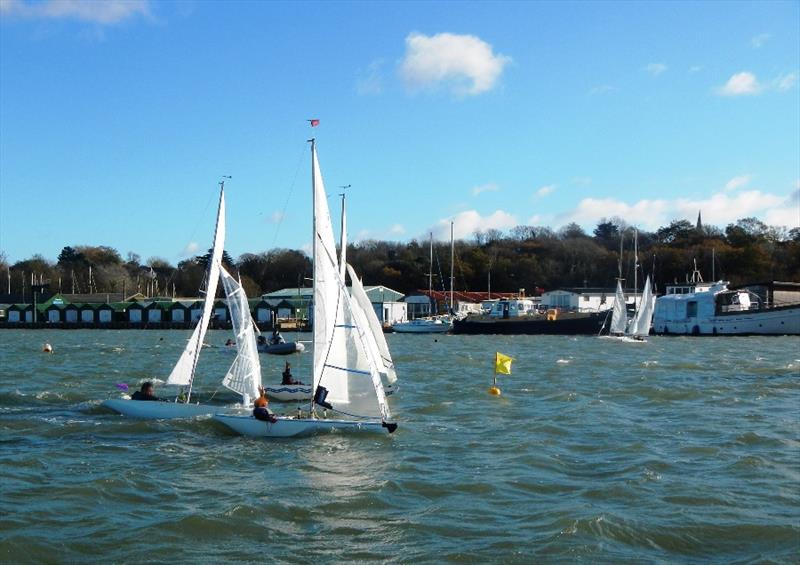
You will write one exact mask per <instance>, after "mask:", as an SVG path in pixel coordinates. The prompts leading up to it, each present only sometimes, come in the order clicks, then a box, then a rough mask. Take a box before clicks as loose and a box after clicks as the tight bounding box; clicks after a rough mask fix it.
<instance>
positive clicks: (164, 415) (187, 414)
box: [103, 398, 221, 420]
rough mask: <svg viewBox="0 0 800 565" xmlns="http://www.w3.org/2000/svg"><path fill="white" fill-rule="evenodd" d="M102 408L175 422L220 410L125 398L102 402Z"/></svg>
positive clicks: (150, 418) (179, 403)
mask: <svg viewBox="0 0 800 565" xmlns="http://www.w3.org/2000/svg"><path fill="white" fill-rule="evenodd" d="M103 406H105V407H106V408H110V409H111V410H113V411H114V412H118V413H120V414H122V415H123V416H127V417H129V418H141V419H145V420H175V419H186V418H198V417H201V416H213V415H214V414H216V413H218V412H219V411H220V408H221V407H220V406H212V405H208V404H183V403H181V402H158V401H153V400H128V399H125V398H113V399H110V400H104V401H103Z"/></svg>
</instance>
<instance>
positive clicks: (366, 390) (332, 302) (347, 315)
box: [214, 139, 397, 437]
mask: <svg viewBox="0 0 800 565" xmlns="http://www.w3.org/2000/svg"><path fill="white" fill-rule="evenodd" d="M310 143H311V185H312V194H313V210H314V214H313V264H314V277H313V282H314V306H313V313H314V326H313V335H314V337H313V341H314V354H313V361H312V362H313V368H312V375H313V382H312V393H313V395H312V398H313V399H312V400H311V403H310V406H309V410H308V414H307V415H306V416H305V417H300V416H299V417H295V418H292V417H285V416H283V417H282V416H279V417H277V418H275V421H274V422H264V421H262V420H257V419H255V418H254V417H253V416H236V415H228V414H217V415H215V416H214V418H215V419H216V420H218V421H219V422H221V423H223V424H225V425H226V426H228V427H229V428H231V429H232V430H234V431H235V432H237V433H240V434H243V435H248V436H258V437H292V436H299V435H308V434H313V433H320V432H326V431H333V430H363V431H382V430H383V429H386V430H388V431H389V433H392V432H393V431H394V430H395V429H397V424H396V423H394V422H392V416H391V412H390V410H389V406H388V404H387V402H386V395H385V393H384V389H383V383H382V382H381V375H380V372H379V360H378V359H377V358H376V357H375V353H374V351H373V350H372V349H371V348H370V346H369V342H368V337H367V334H368V332H369V329H368V328H367V327H365V326H364V321H363V316H360V315H359V311H360V310H359V307H358V306H356V301H355V300H354V299H353V298H351V297H350V295H349V294H348V292H347V288H346V286H345V283H344V280H343V279H342V276H341V269H340V265H339V264H338V261H337V256H336V245H335V242H334V238H333V226H332V223H331V216H330V212H329V210H328V203H327V200H326V195H325V185H324V183H323V180H322V174H321V172H320V168H319V161H318V158H317V151H316V143H315V141H314V140H313V139H311V140H310ZM340 305H341V307H340ZM362 314H363V312H362ZM318 407H319V408H318ZM320 411H321V412H322V414H319V412H320ZM329 413H330V415H332V416H334V417H330V418H329V417H328V415H329Z"/></svg>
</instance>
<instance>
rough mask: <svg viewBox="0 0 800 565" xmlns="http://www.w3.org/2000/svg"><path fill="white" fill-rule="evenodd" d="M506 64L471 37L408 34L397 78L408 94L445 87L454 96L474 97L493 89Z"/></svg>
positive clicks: (475, 38)
mask: <svg viewBox="0 0 800 565" xmlns="http://www.w3.org/2000/svg"><path fill="white" fill-rule="evenodd" d="M510 61H511V58H510V57H507V56H505V55H500V54H495V53H494V52H493V51H492V46H491V45H489V44H488V43H486V42H485V41H483V40H482V39H480V38H479V37H476V36H474V35H457V34H453V33H437V34H435V35H430V36H429V35H424V34H421V33H410V34H408V36H407V37H406V53H405V57H404V58H403V61H402V63H401V65H400V76H401V77H402V78H403V80H404V81H405V83H406V85H407V86H408V87H409V88H410V89H412V90H420V89H434V88H436V87H438V86H440V85H445V86H446V87H447V88H449V89H451V90H452V91H453V92H455V93H456V94H459V95H468V94H469V95H475V94H481V93H482V92H486V91H488V90H491V89H492V88H494V86H495V85H496V84H497V81H498V80H499V78H500V75H501V74H502V73H503V68H504V67H505V66H506V65H507V64H508V63H509V62H510Z"/></svg>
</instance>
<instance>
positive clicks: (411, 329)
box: [392, 320, 453, 334]
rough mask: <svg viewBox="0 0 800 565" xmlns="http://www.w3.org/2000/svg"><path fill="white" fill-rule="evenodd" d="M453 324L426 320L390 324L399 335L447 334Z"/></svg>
mask: <svg viewBox="0 0 800 565" xmlns="http://www.w3.org/2000/svg"><path fill="white" fill-rule="evenodd" d="M452 327H453V324H451V323H447V322H431V321H428V320H412V321H410V322H401V323H399V324H392V329H393V330H394V331H396V332H397V333H401V334H441V333H447V332H449V331H450V330H451V329H452Z"/></svg>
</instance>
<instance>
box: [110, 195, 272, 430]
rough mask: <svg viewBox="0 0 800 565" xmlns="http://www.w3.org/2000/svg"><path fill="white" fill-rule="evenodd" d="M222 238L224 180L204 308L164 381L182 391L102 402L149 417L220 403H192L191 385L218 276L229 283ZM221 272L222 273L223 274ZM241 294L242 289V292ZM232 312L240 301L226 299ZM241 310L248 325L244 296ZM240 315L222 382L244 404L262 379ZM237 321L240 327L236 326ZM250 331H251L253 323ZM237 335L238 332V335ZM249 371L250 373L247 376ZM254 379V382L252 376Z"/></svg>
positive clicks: (191, 413)
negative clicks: (168, 397)
mask: <svg viewBox="0 0 800 565" xmlns="http://www.w3.org/2000/svg"><path fill="white" fill-rule="evenodd" d="M224 242H225V183H224V181H223V182H220V189H219V206H218V209H217V223H216V228H215V231H214V246H213V248H212V251H211V258H210V261H209V265H208V278H207V280H208V284H207V287H206V294H205V299H204V301H203V311H202V314H201V316H200V320H198V322H197V326H195V329H194V331H193V332H192V336H191V337H190V338H189V341H188V342H187V343H186V347H185V348H184V350H183V353H182V354H181V356H180V358H179V359H178V362H177V363H176V364H175V366H174V367H173V368H172V372H171V373H170V374H169V377H168V378H167V381H166V384H167V385H173V386H180V387H182V392H181V394H180V395H178V397H177V398H176V399H175V401H174V402H148V401H141V400H131V399H127V398H115V399H109V400H105V401H104V402H103V406H105V407H107V408H110V409H111V410H114V411H115V412H119V413H120V414H123V415H125V416H130V417H133V418H148V419H169V418H191V417H195V416H210V415H212V414H214V413H215V412H218V411H219V406H210V405H205V404H198V403H195V404H192V403H191V397H192V386H193V384H194V378H195V375H196V370H197V362H198V360H199V358H200V350H201V349H202V347H203V339H204V338H205V335H206V332H207V331H208V325H209V323H210V321H211V317H212V313H213V307H214V299H215V296H216V294H217V284H218V281H219V279H220V277H221V276H222V277H223V285H228V284H231V283H230V281H227V280H226V277H227V278H231V279H232V277H230V275H228V274H227V272H225V271H224V270H223V268H222V251H223V247H224ZM223 273H224V274H223ZM242 296H243V293H242ZM229 307H230V308H231V312H232V313H234V312H237V313H238V312H239V310H241V305H237V304H236V301H235V300H234V301H233V302H232V303H229ZM244 307H245V310H244V312H245V313H246V314H247V318H248V320H250V325H251V326H252V320H251V319H250V310H249V308H248V307H247V298H246V297H244ZM239 318H240V316H239V317H237V316H232V321H233V324H234V329H236V330H237V334H238V333H241V338H240V339H237V340H236V342H237V347H238V348H240V349H239V350H238V351H237V356H236V359H234V362H233V365H232V366H231V370H230V371H228V373H227V374H226V376H225V378H224V379H223V384H225V386H227V387H228V388H231V389H232V390H234V391H235V392H238V393H239V394H241V395H242V404H243V405H244V406H247V405H249V404H250V402H251V399H252V397H253V396H255V395H257V394H258V385H259V384H260V381H261V367H260V364H258V356H257V354H256V360H255V366H253V365H252V360H249V361H248V360H245V359H244V358H245V357H247V356H248V348H249V340H248V339H247V338H246V334H247V331H248V330H247V329H246V328H244V327H243V326H242V323H241V322H240V320H239ZM237 323H238V324H239V328H240V329H237ZM249 332H250V333H251V334H252V327H250V329H249ZM237 338H239V335H237ZM252 342H253V343H252V345H253V350H255V334H253V336H252ZM245 368H248V370H247V374H246V375H245V374H244V373H242V371H244V369H245ZM247 375H249V376H247ZM248 378H249V379H250V380H251V381H253V382H252V383H251V385H250V386H244V385H243V384H242V383H246V382H247V379H248ZM256 379H257V383H256V382H255V380H256Z"/></svg>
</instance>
